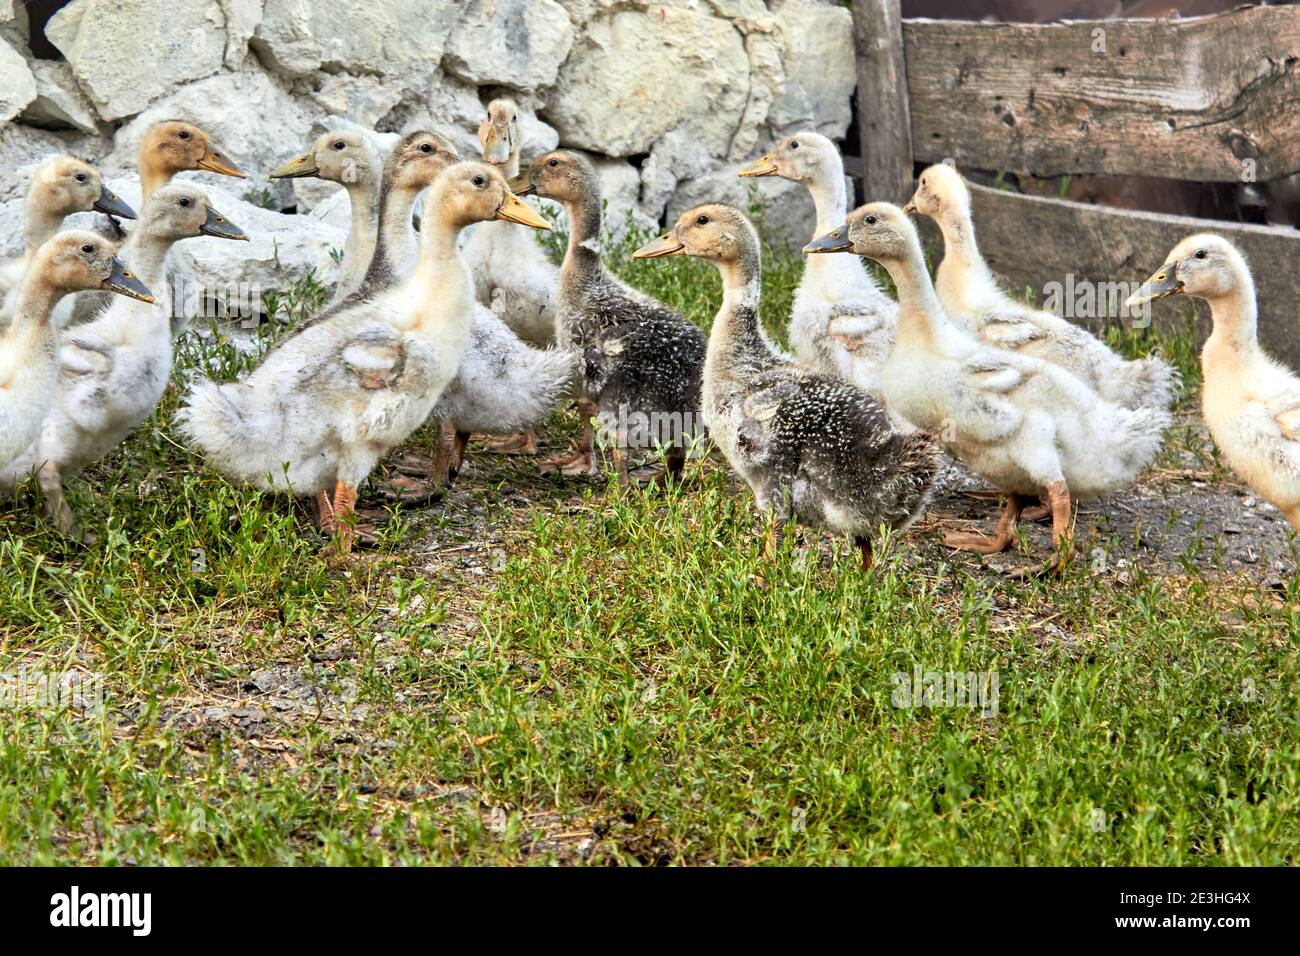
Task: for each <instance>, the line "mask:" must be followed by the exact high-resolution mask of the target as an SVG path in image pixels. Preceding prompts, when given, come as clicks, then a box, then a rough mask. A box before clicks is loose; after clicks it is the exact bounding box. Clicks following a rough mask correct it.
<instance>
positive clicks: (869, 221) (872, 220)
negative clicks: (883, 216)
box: [863, 216, 876, 226]
mask: <svg viewBox="0 0 1300 956" xmlns="http://www.w3.org/2000/svg"><path fill="white" fill-rule="evenodd" d="M863 221H864V222H865V223H866V224H867V225H868V226H874V225H875V224H876V217H875V216H868V217H867V218H866V219H864V220H863Z"/></svg>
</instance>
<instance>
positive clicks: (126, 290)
mask: <svg viewBox="0 0 1300 956" xmlns="http://www.w3.org/2000/svg"><path fill="white" fill-rule="evenodd" d="M99 287H100V288H101V289H107V290H108V291H109V292H116V293H117V294H118V295H125V296H129V297H130V298H132V299H139V300H140V301H141V302H155V301H156V300H155V299H154V297H153V293H152V292H150V291H149V289H148V288H147V287H146V286H145V284H144V283H143V282H141V281H140V280H139V279H137V278H136V277H135V275H134V274H132V272H131V271H130V270H129V269H127V267H126V263H125V262H123V261H122V260H121V259H119V258H117V257H116V256H114V257H113V271H112V272H110V273H109V276H108V278H107V279H105V280H104V281H103V282H101V283H100V284H99Z"/></svg>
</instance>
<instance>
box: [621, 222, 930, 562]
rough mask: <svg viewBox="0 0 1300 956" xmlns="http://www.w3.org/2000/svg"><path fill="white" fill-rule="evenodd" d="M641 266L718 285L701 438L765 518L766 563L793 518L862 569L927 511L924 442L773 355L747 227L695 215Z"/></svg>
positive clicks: (855, 393)
mask: <svg viewBox="0 0 1300 956" xmlns="http://www.w3.org/2000/svg"><path fill="white" fill-rule="evenodd" d="M634 255H635V256H636V257H637V258H639V259H649V258H655V257H658V256H672V255H687V256H698V257H700V258H702V259H707V260H709V261H710V262H712V263H713V264H714V265H715V266H717V268H718V271H719V272H720V273H721V274H722V284H723V300H722V309H721V310H720V311H719V312H718V317H717V318H716V319H715V320H714V322H713V331H712V334H711V335H710V336H709V350H708V359H707V361H706V362H705V365H704V388H703V398H704V420H705V422H706V423H707V425H708V427H709V434H710V436H711V437H712V438H713V440H714V441H715V442H716V443H717V444H718V447H720V448H721V449H722V451H723V454H725V455H726V456H727V460H728V461H729V462H731V466H732V467H733V468H735V469H736V471H738V472H739V473H740V475H741V477H742V478H744V479H745V480H746V481H747V482H749V486H750V487H751V488H752V489H753V490H754V496H755V497H756V498H757V499H758V504H759V507H760V508H762V509H763V510H764V511H765V512H767V513H768V514H769V515H771V517H772V534H771V536H770V537H769V539H768V548H769V551H771V550H772V549H773V548H774V547H775V544H776V538H777V535H779V534H780V530H781V528H782V526H783V525H784V524H785V522H786V521H787V520H789V519H790V518H795V519H797V520H798V521H799V522H801V523H803V524H806V525H809V526H811V527H815V528H827V529H829V530H832V531H836V532H839V533H842V534H849V535H851V536H852V537H853V541H854V543H855V544H856V545H857V546H858V548H859V549H860V551H861V553H862V568H863V570H866V569H868V568H870V567H871V535H872V534H873V533H874V532H875V531H877V530H878V529H879V528H880V526H881V525H885V526H886V527H889V528H892V529H896V530H902V529H905V528H907V526H908V525H910V524H911V523H912V522H913V521H915V520H916V519H917V517H919V516H920V514H921V513H922V512H923V511H924V510H925V507H926V504H927V503H928V502H929V500H930V495H931V491H932V489H933V485H934V479H935V476H936V475H937V474H938V472H939V468H940V457H939V451H938V447H937V446H936V445H935V443H934V441H933V439H931V438H930V437H929V436H928V435H925V434H924V433H922V432H915V433H913V434H910V435H903V434H899V433H898V432H895V431H894V430H893V428H892V427H891V426H890V423H889V418H888V416H887V415H886V414H885V410H884V409H883V408H882V407H881V406H880V403H879V402H877V401H876V400H875V399H873V398H872V397H871V396H870V395H868V394H867V393H866V392H864V391H862V390H861V389H859V388H857V387H856V386H853V385H850V384H849V383H847V382H844V381H841V380H839V379H833V378H830V377H827V376H825V375H819V374H817V373H815V372H813V371H811V370H809V369H806V368H804V367H802V366H800V365H799V364H797V363H796V362H795V361H794V360H793V359H792V358H791V357H790V356H788V355H785V354H784V353H782V352H780V351H779V350H778V349H777V348H776V347H775V346H774V345H773V344H772V343H771V342H770V341H769V340H768V338H767V336H766V334H764V332H763V328H762V325H761V324H760V322H759V318H758V302H759V290H760V275H761V273H760V268H759V265H760V262H759V246H758V236H757V235H755V233H754V227H753V226H751V225H750V224H749V221H748V220H747V219H746V218H745V217H744V215H742V214H741V213H740V212H739V211H738V210H736V209H732V208H731V207H730V206H720V205H708V206H697V207H696V208H694V209H692V210H690V211H689V212H686V213H684V214H683V215H682V216H681V218H680V219H678V220H677V225H676V226H675V227H674V228H673V230H672V232H670V233H668V234H667V235H665V236H663V237H661V238H659V239H656V240H655V241H654V242H651V243H650V244H648V245H646V246H645V247H643V248H641V249H638V250H637V251H636V253H635V254H634Z"/></svg>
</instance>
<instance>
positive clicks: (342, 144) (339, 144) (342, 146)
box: [334, 140, 348, 149]
mask: <svg viewBox="0 0 1300 956" xmlns="http://www.w3.org/2000/svg"><path fill="white" fill-rule="evenodd" d="M347 146H348V144H347V143H345V142H343V140H339V141H338V142H337V143H335V144H334V148H335V149H347Z"/></svg>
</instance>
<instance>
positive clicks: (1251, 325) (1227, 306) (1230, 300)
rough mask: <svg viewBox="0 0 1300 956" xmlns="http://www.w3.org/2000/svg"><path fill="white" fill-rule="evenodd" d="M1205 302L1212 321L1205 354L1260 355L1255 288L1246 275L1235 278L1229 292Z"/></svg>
mask: <svg viewBox="0 0 1300 956" xmlns="http://www.w3.org/2000/svg"><path fill="white" fill-rule="evenodd" d="M1206 301H1208V302H1209V303H1210V315H1211V316H1213V318H1214V329H1213V331H1211V333H1210V337H1209V338H1208V339H1206V342H1205V350H1206V352H1215V351H1220V350H1228V351H1231V352H1234V353H1236V354H1238V355H1241V354H1248V353H1252V352H1257V351H1259V337H1258V334H1257V319H1256V305H1255V284H1254V281H1253V280H1252V279H1251V277H1250V276H1249V274H1247V275H1238V276H1237V281H1236V283H1235V284H1234V287H1233V290H1232V291H1231V292H1229V293H1227V294H1226V295H1221V296H1216V297H1214V298H1212V299H1207V300H1206Z"/></svg>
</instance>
